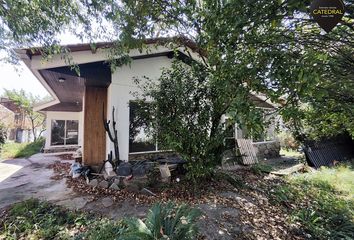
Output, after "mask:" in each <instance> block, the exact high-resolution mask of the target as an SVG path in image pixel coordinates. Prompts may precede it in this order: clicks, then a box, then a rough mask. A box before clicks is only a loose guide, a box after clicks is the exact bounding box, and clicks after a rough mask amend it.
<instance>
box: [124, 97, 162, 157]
mask: <svg viewBox="0 0 354 240" xmlns="http://www.w3.org/2000/svg"><path fill="white" fill-rule="evenodd" d="M138 101H139V100H129V102H128V106H129V125H130V121H131V119H130V111H131V103H134V102H138ZM144 103H147V104H149V103H151V101H145V102H144ZM154 145H155V150H151V151H140V152H130V129H129V134H128V154H129V155H130V154H145V153H157V152H162V151H165V150H160V149H159V145H158V140H157V138H156V140H155V144H154Z"/></svg>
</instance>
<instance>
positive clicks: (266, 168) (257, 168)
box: [251, 163, 273, 175]
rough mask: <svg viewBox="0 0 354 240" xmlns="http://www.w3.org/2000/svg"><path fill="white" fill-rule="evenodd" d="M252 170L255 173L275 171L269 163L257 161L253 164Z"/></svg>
mask: <svg viewBox="0 0 354 240" xmlns="http://www.w3.org/2000/svg"><path fill="white" fill-rule="evenodd" d="M251 171H252V172H253V173H255V174H258V175H260V174H262V173H270V172H271V171H273V168H272V166H270V165H267V164H262V163H256V164H254V165H252V166H251Z"/></svg>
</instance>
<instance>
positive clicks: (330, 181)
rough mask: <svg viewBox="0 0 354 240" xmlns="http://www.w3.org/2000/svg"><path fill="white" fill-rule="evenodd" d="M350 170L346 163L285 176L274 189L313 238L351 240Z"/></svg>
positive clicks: (353, 229)
mask: <svg viewBox="0 0 354 240" xmlns="http://www.w3.org/2000/svg"><path fill="white" fill-rule="evenodd" d="M353 181H354V171H353V169H352V168H350V167H349V166H339V167H336V168H332V169H330V168H321V169H320V170H319V171H316V172H314V173H305V174H299V175H295V176H292V177H289V178H288V179H287V183H286V184H284V185H281V186H280V187H278V188H277V189H276V191H275V192H274V197H275V200H276V201H278V202H280V203H283V204H285V205H286V206H288V207H289V208H290V212H291V213H290V216H291V217H290V220H291V221H293V222H299V223H301V224H302V226H303V228H304V229H305V230H306V231H307V232H308V233H309V234H310V235H311V237H312V238H313V239H354V200H353V196H354V182H353Z"/></svg>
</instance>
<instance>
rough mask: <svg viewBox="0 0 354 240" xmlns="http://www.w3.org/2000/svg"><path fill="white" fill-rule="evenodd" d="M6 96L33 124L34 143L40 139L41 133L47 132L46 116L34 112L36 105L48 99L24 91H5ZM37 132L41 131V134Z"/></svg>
mask: <svg viewBox="0 0 354 240" xmlns="http://www.w3.org/2000/svg"><path fill="white" fill-rule="evenodd" d="M4 90H5V93H4V96H5V97H7V98H9V99H10V100H12V101H13V102H14V103H15V104H16V105H17V106H18V107H19V108H20V109H21V111H23V114H24V116H25V117H26V118H28V120H29V122H30V124H31V130H32V134H33V137H34V141H36V140H37V138H38V137H40V135H41V133H42V132H43V131H44V130H45V124H44V122H45V115H44V114H42V113H39V112H35V111H33V107H34V105H36V104H38V103H40V102H42V101H43V100H45V99H47V97H45V98H43V99H41V98H40V97H39V96H34V95H32V94H31V93H27V92H26V91H24V90H23V89H21V90H19V91H17V90H15V89H13V90H8V89H4ZM36 130H40V132H39V133H37V132H36Z"/></svg>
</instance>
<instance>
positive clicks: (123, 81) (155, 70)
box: [106, 56, 172, 161]
mask: <svg viewBox="0 0 354 240" xmlns="http://www.w3.org/2000/svg"><path fill="white" fill-rule="evenodd" d="M171 64H172V60H171V59H169V58H167V57H165V56H163V57H154V58H146V59H139V60H133V61H132V63H131V65H130V66H122V67H120V68H118V69H117V70H116V71H115V72H114V73H113V74H112V83H111V85H110V86H109V88H108V108H107V109H108V114H107V117H108V119H112V116H111V115H112V107H113V106H114V107H115V109H116V111H115V119H116V122H117V131H118V142H119V151H120V152H119V157H120V159H121V160H126V161H127V160H128V157H129V101H130V100H134V99H135V96H133V95H132V93H133V92H140V90H139V88H138V87H137V86H136V84H135V83H134V81H133V79H134V77H136V78H139V79H142V77H143V76H146V77H148V78H150V79H156V80H157V79H158V78H159V77H160V76H161V72H162V69H163V68H169V67H171ZM106 148H107V150H106V152H107V154H108V153H109V152H110V151H113V144H112V143H111V141H110V140H109V138H108V137H107V144H106Z"/></svg>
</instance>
